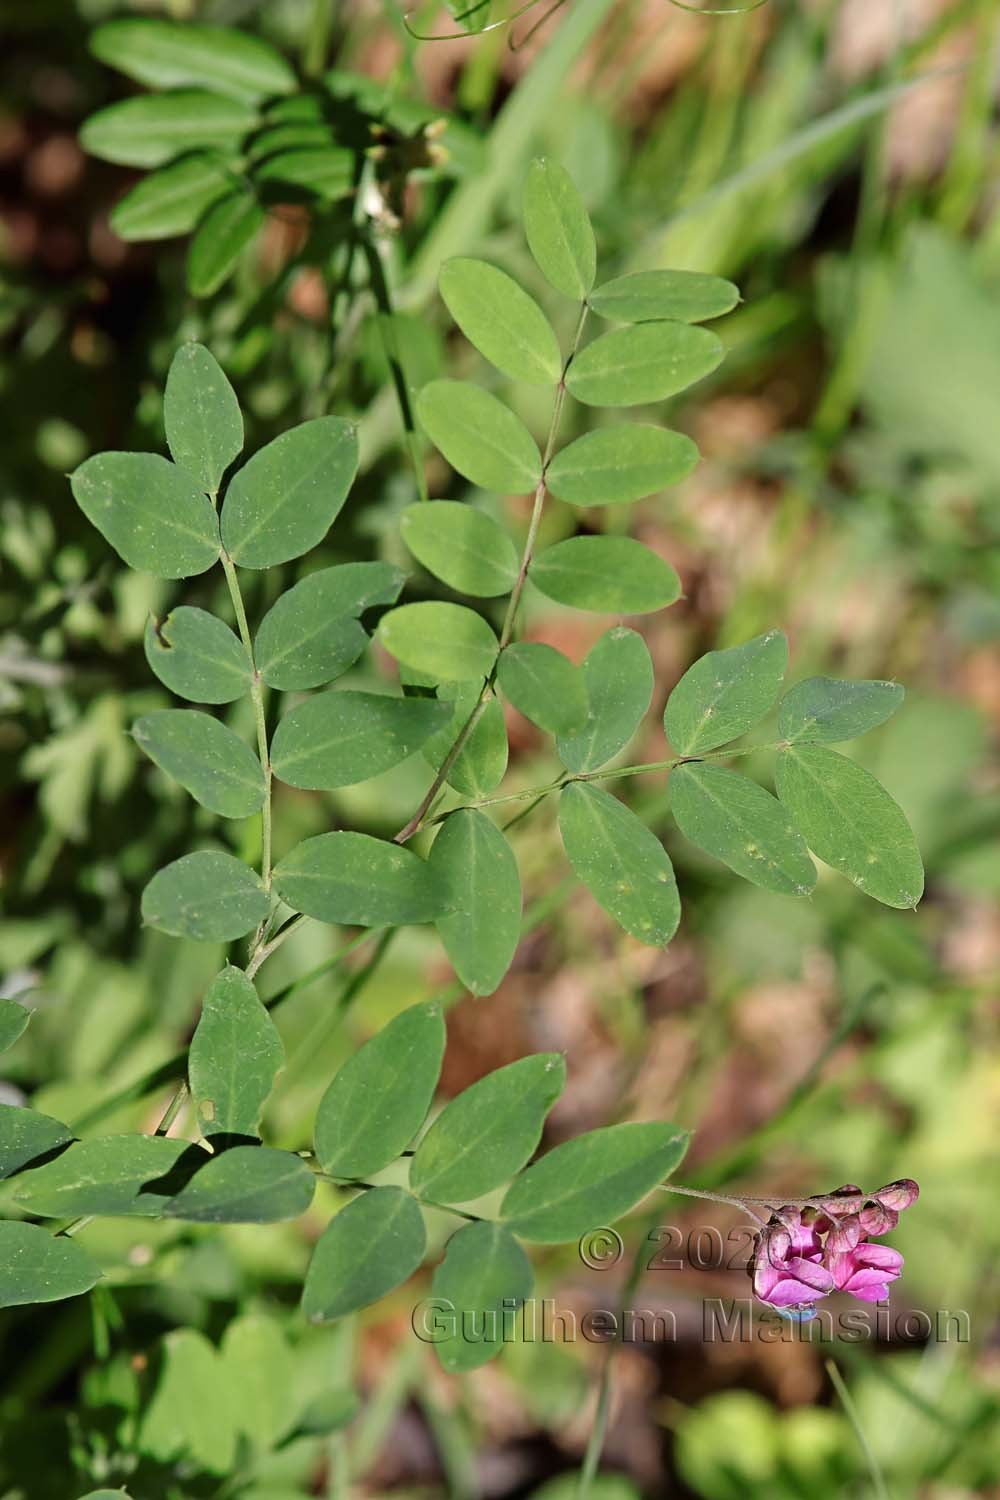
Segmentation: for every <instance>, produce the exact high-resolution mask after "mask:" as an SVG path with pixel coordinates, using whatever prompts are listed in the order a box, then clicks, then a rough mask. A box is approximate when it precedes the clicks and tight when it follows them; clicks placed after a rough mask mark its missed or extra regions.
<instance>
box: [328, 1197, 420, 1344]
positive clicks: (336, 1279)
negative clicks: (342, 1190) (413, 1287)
mask: <svg viewBox="0 0 1000 1500" xmlns="http://www.w3.org/2000/svg"><path fill="white" fill-rule="evenodd" d="M359 1247H363V1253H360V1254H359ZM426 1248H427V1235H426V1232H425V1230H424V1221H423V1218H422V1216H421V1213H420V1209H419V1208H418V1207H417V1204H416V1202H415V1201H414V1199H413V1198H411V1196H410V1194H409V1193H406V1192H404V1191H403V1189H402V1188H397V1187H376V1188H371V1189H370V1190H369V1191H368V1192H365V1193H360V1194H359V1195H358V1197H357V1198H354V1199H352V1201H351V1202H350V1203H349V1204H348V1205H347V1207H346V1208H342V1209H341V1210H340V1213H339V1214H337V1215H336V1217H335V1218H333V1219H331V1220H330V1223H329V1224H328V1225H327V1227H326V1230H325V1231H324V1233H323V1236H322V1238H321V1239H320V1241H319V1244H318V1245H317V1246H316V1249H315V1250H314V1251H313V1257H312V1260H311V1261H310V1262H309V1270H308V1272H307V1273H306V1284H305V1287H304V1288H303V1291H302V1311H303V1312H304V1313H305V1315H306V1317H307V1318H308V1319H309V1322H310V1323H332V1322H333V1320H334V1319H335V1318H342V1317H343V1316H344V1314H345V1313H349V1312H355V1311H356V1310H357V1309H358V1308H359V1307H367V1306H368V1305H369V1303H372V1302H377V1301H378V1299H379V1298H380V1297H384V1296H385V1294H386V1293H387V1292H391V1291H392V1290H393V1288H394V1287H397V1286H399V1285H401V1283H402V1282H404V1281H406V1280H407V1278H408V1277H409V1276H412V1274H413V1272H414V1271H415V1270H416V1269H417V1267H418V1266H419V1265H420V1262H421V1261H422V1260H423V1258H424V1251H425V1250H426Z"/></svg>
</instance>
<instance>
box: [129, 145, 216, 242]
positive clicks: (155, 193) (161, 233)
mask: <svg viewBox="0 0 1000 1500" xmlns="http://www.w3.org/2000/svg"><path fill="white" fill-rule="evenodd" d="M232 185H233V174H232V172H231V171H230V170H229V169H228V168H227V166H226V163H225V161H224V160H223V159H221V158H220V157H218V156H212V155H199V154H198V153H195V152H193V153H192V154H191V155H190V156H184V157H182V158H181V160H180V161H175V162H171V164H170V166H168V167H161V168H160V170H159V171H158V172H150V173H149V175H148V176H146V177H144V178H143V179H142V181H141V182H137V183H136V185H135V187H134V188H132V189H131V191H130V192H128V193H126V194H125V196H124V198H120V199H119V201H118V202H117V203H116V204H115V206H114V208H113V209H112V210H111V221H110V222H111V228H112V229H113V230H114V232H115V234H117V235H118V237H119V238H120V239H123V240H128V241H133V240H166V239H172V238H173V236H174V235H178V234H190V232H191V230H192V229H193V228H194V227H195V225H196V224H197V223H198V220H199V219H200V218H201V216H202V214H204V213H205V212H206V211H207V210H208V209H209V208H211V206H212V204H213V203H214V202H215V201H216V199H217V198H222V197H224V196H225V195H226V193H228V192H229V191H230V190H231V188H232Z"/></svg>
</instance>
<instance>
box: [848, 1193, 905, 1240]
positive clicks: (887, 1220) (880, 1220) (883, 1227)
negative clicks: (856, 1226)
mask: <svg viewBox="0 0 1000 1500" xmlns="http://www.w3.org/2000/svg"><path fill="white" fill-rule="evenodd" d="M858 1221H859V1223H860V1225H861V1228H862V1229H863V1230H864V1232H865V1234H873V1235H876V1236H878V1235H880V1234H888V1233H889V1231H890V1229H895V1227H896V1225H897V1224H898V1223H899V1214H897V1213H895V1212H894V1211H893V1210H892V1209H891V1208H886V1207H885V1205H884V1204H882V1203H879V1202H878V1200H877V1199H875V1198H869V1199H868V1201H867V1203H866V1204H865V1205H864V1207H863V1208H862V1210H861V1212H860V1213H859V1214H858Z"/></svg>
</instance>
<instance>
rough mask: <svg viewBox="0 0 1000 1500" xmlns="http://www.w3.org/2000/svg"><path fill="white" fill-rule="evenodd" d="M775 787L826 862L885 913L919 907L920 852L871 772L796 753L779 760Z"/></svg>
mask: <svg viewBox="0 0 1000 1500" xmlns="http://www.w3.org/2000/svg"><path fill="white" fill-rule="evenodd" d="M775 779H776V782H777V787H778V796H779V797H780V798H781V800H782V802H783V803H784V805H785V807H787V809H788V812H789V814H790V816H791V818H792V821H793V822H794V823H795V825H796V827H797V828H798V830H799V832H800V833H801V834H802V836H803V838H804V839H805V841H806V843H807V844H808V845H809V847H810V849H812V851H813V852H814V853H815V854H818V855H819V857H820V859H822V860H823V861H825V863H826V864H828V865H832V866H833V868H834V869H835V870H839V871H840V873H841V874H842V875H846V876H847V878H848V880H850V881H853V883H854V884H855V885H856V886H858V887H859V888H860V889H861V890H862V891H864V892H865V895H867V896H871V897H872V898H873V899H874V900H875V901H881V902H882V903H883V905H885V906H895V907H901V908H902V907H915V906H916V904H917V902H918V901H919V900H920V897H921V895H922V894H923V889H924V867H923V863H922V861H921V858H920V851H919V849H918V848H917V843H916V840H915V838H914V837H913V832H912V830H911V828H910V825H909V823H908V822H907V821H906V817H905V815H904V813H903V811H902V809H901V808H900V807H899V805H898V804H897V803H896V802H894V801H893V799H892V798H891V797H890V796H889V793H888V792H887V791H886V789H885V787H884V786H882V785H881V783H880V782H878V781H876V780H875V777H874V776H872V775H871V774H870V772H868V771H866V770H864V769H863V768H862V767H861V766H859V765H855V763H854V761H852V760H848V759H847V757H846V756H844V755H840V754H839V753H838V752H837V751H836V750H828V749H827V748H826V747H825V746H823V745H797V746H795V747H794V748H792V749H789V750H783V751H781V753H780V754H779V756H778V763H777V768H776V772H775Z"/></svg>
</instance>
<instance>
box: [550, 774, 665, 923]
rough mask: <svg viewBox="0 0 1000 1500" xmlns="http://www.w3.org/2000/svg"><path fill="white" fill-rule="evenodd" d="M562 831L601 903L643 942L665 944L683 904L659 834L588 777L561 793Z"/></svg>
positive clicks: (577, 872)
mask: <svg viewBox="0 0 1000 1500" xmlns="http://www.w3.org/2000/svg"><path fill="white" fill-rule="evenodd" d="M559 832H560V833H561V834H562V841H563V845H564V847H565V849H566V854H567V857H568V859H569V862H570V864H571V865H572V866H573V873H574V874H575V875H576V876H577V877H578V878H579V879H580V880H582V881H583V883H584V885H585V886H586V887H587V889H588V890H589V891H590V893H591V895H592V896H593V897H594V899H595V900H596V901H597V903H598V905H599V906H602V907H603V908H604V910H605V911H606V912H607V913H608V914H609V915H610V916H612V917H614V919H615V921H616V922H617V923H618V925H619V926H620V927H624V929H625V931H626V932H629V933H631V934H632V936H633V937H634V938H637V939H638V940H639V942H640V943H648V944H649V945H650V946H651V947H665V946H666V945H667V943H669V942H670V939H671V938H672V937H673V935H674V933H675V932H676V931H677V924H678V922H679V921H680V917H681V906H680V900H679V898H678V895H677V882H676V880H675V879H674V871H673V866H672V865H671V863H670V860H669V858H668V856H667V852H666V850H665V849H664V847H663V845H662V844H661V843H660V841H659V839H658V838H657V837H656V835H655V834H654V833H651V832H650V830H649V829H648V828H647V827H646V825H645V824H644V823H642V822H640V820H639V819H638V818H637V817H636V815H635V813H634V812H632V811H630V809H629V808H627V807H626V806H625V804H624V803H623V802H619V801H618V799H617V797H612V796H611V794H610V792H605V791H602V790H601V789H600V787H596V786H591V785H590V784H589V783H586V782H571V783H570V785H569V786H567V787H566V788H565V789H564V790H563V791H562V792H561V793H560V794H559Z"/></svg>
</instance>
